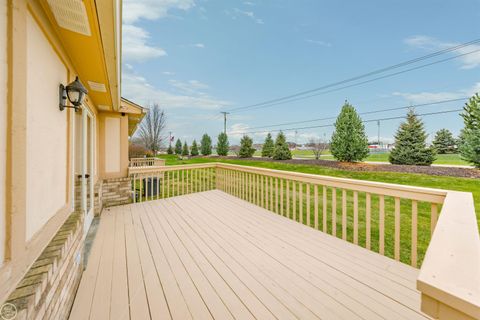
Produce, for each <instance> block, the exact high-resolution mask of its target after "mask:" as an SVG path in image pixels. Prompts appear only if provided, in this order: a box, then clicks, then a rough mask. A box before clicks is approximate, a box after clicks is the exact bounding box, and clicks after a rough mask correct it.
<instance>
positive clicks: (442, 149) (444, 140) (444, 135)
mask: <svg viewBox="0 0 480 320" xmlns="http://www.w3.org/2000/svg"><path fill="white" fill-rule="evenodd" d="M456 144H457V142H456V141H455V138H454V137H453V134H452V132H450V130H448V129H440V130H438V131H437V133H436V134H435V138H434V139H433V145H434V146H435V150H436V151H437V153H439V154H445V153H447V152H455V146H456Z"/></svg>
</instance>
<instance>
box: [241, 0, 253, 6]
mask: <svg viewBox="0 0 480 320" xmlns="http://www.w3.org/2000/svg"><path fill="white" fill-rule="evenodd" d="M243 4H244V5H246V6H254V5H255V3H253V2H251V1H244V2H243Z"/></svg>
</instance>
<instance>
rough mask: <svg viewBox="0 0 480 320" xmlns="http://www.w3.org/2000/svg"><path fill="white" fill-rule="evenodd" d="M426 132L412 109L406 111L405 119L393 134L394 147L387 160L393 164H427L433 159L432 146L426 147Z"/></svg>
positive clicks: (433, 151)
mask: <svg viewBox="0 0 480 320" xmlns="http://www.w3.org/2000/svg"><path fill="white" fill-rule="evenodd" d="M426 140H427V134H426V132H425V129H424V126H423V122H422V121H421V120H420V119H419V118H418V117H417V115H416V114H415V111H414V110H413V109H411V110H409V111H408V113H407V119H406V121H405V122H403V123H402V124H400V127H399V128H398V130H397V133H396V135H395V148H394V149H393V150H392V152H390V157H389V160H390V162H391V163H393V164H406V165H420V166H429V165H431V164H432V162H433V161H435V150H434V148H427V143H426Z"/></svg>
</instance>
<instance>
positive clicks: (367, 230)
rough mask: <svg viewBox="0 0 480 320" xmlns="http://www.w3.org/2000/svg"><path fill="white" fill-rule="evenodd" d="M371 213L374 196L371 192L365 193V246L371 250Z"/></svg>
mask: <svg viewBox="0 0 480 320" xmlns="http://www.w3.org/2000/svg"><path fill="white" fill-rule="evenodd" d="M371 214H372V196H371V195H370V193H367V194H366V195H365V220H366V221H365V247H366V248H367V249H368V250H370V246H371V238H370V237H371V225H370V223H371V219H372V218H371Z"/></svg>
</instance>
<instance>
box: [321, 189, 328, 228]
mask: <svg viewBox="0 0 480 320" xmlns="http://www.w3.org/2000/svg"><path fill="white" fill-rule="evenodd" d="M322 196H323V202H322V209H323V216H322V229H323V232H325V233H327V209H328V204H327V201H328V197H327V187H326V186H323V193H322Z"/></svg>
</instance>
